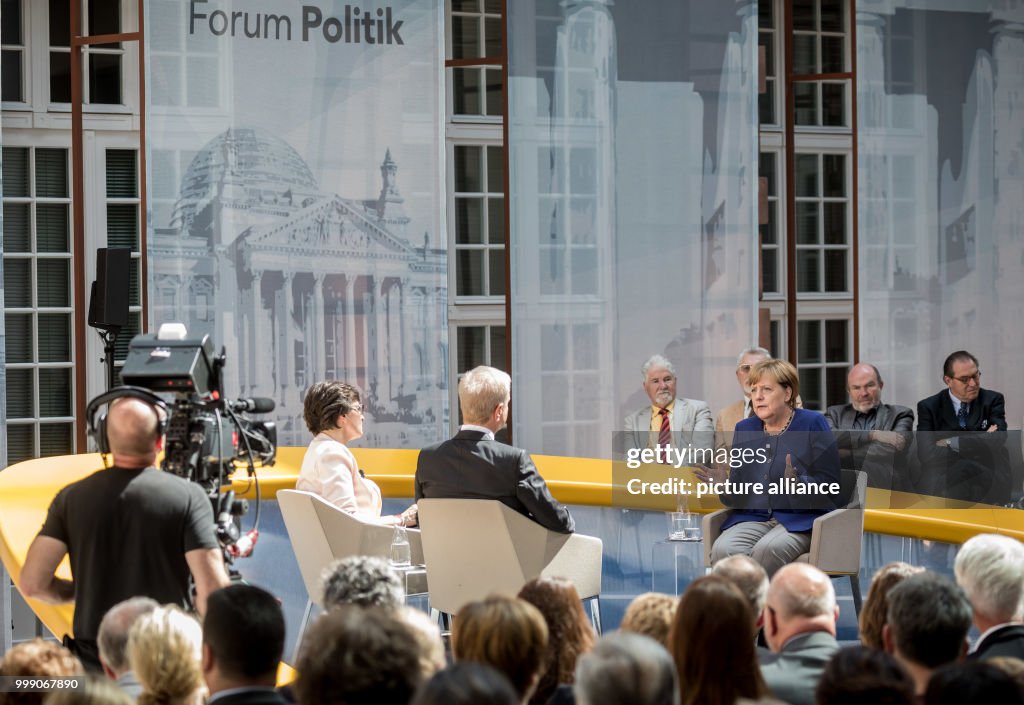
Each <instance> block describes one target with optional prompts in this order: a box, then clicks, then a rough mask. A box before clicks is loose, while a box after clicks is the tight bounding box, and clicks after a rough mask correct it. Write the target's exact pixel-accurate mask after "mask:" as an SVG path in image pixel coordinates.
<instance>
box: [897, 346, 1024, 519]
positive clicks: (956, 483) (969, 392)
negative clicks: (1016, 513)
mask: <svg viewBox="0 0 1024 705" xmlns="http://www.w3.org/2000/svg"><path fill="white" fill-rule="evenodd" d="M942 381H943V382H945V383H946V389H943V390H942V391H941V392H938V393H937V394H934V395H933V396H930V397H928V398H927V399H922V400H921V401H919V402H918V403H917V430H918V436H917V452H918V456H919V458H920V460H921V469H922V473H923V474H924V476H925V481H926V483H927V485H928V486H925V487H922V488H921V489H923V490H924V491H930V492H933V493H935V494H939V495H941V496H944V497H949V498H951V499H960V500H964V501H968V502H986V503H990V504H1004V503H1006V502H1008V501H1009V499H1010V470H1009V464H1010V463H1009V454H1008V453H1007V450H1006V434H1005V433H996V432H997V431H998V432H1004V431H1006V407H1005V403H1004V401H1003V395H1002V394H1000V393H999V392H994V391H992V390H990V389H982V388H981V371H980V370H979V369H978V358H976V357H974V355H971V354H970V353H969V352H967V351H966V350H958V351H957V352H955V353H952V354H950V355H949V357H947V358H946V362H945V363H944V364H943V366H942ZM979 431H980V432H983V433H989V434H995V435H993V436H988V437H985V436H984V435H983V433H971V432H979ZM922 432H923V433H922Z"/></svg>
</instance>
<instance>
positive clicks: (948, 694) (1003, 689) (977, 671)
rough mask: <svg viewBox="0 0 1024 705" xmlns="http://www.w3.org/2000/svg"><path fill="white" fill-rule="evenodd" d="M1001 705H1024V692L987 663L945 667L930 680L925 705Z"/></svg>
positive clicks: (925, 695) (974, 662)
mask: <svg viewBox="0 0 1024 705" xmlns="http://www.w3.org/2000/svg"><path fill="white" fill-rule="evenodd" d="M965 703H972V704H973V703H979V704H982V703H983V704H985V705H988V703H993V704H995V703H998V704H999V705H1024V690H1021V688H1020V686H1019V685H1018V684H1017V682H1016V681H1014V680H1013V678H1012V677H1011V676H1009V675H1008V674H1007V673H1006V672H1005V671H1003V670H1002V669H1000V668H997V667H995V666H993V665H992V664H990V663H988V662H986V661H967V662H965V663H954V664H949V665H946V666H943V667H942V668H939V669H937V670H936V671H935V673H934V674H933V675H932V677H931V679H930V680H929V681H928V688H927V690H926V691H925V694H924V705H965Z"/></svg>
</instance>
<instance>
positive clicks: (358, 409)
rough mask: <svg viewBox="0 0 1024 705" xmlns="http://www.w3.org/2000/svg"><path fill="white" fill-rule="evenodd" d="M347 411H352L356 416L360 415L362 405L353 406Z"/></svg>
mask: <svg viewBox="0 0 1024 705" xmlns="http://www.w3.org/2000/svg"><path fill="white" fill-rule="evenodd" d="M349 411H354V412H356V413H357V414H362V413H363V405H362V404H353V405H352V407H351V408H350V409H349Z"/></svg>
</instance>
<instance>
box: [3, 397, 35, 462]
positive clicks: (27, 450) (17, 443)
mask: <svg viewBox="0 0 1024 705" xmlns="http://www.w3.org/2000/svg"><path fill="white" fill-rule="evenodd" d="M9 411H10V407H8V412H9ZM8 416H10V414H9V413H8ZM35 454H36V449H35V425H34V424H17V425H8V426H7V463H8V464H9V465H14V464H15V463H20V462H21V461H22V460H28V459H29V458H33V457H35Z"/></svg>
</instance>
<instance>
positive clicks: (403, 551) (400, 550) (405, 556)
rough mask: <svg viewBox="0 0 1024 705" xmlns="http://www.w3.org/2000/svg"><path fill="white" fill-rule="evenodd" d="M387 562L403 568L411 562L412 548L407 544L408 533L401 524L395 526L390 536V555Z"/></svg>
mask: <svg viewBox="0 0 1024 705" xmlns="http://www.w3.org/2000/svg"><path fill="white" fill-rule="evenodd" d="M389 562H390V563H391V565H392V566H394V567H395V568H405V567H408V566H409V565H411V564H412V548H411V547H410V546H409V535H408V534H407V533H406V531H405V529H404V528H402V527H401V526H396V527H395V533H394V535H393V536H392V538H391V557H390V560H389Z"/></svg>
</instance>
